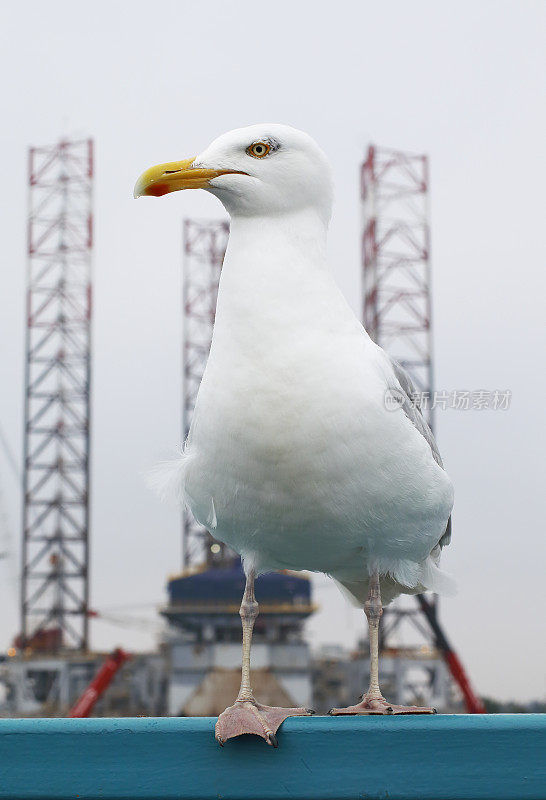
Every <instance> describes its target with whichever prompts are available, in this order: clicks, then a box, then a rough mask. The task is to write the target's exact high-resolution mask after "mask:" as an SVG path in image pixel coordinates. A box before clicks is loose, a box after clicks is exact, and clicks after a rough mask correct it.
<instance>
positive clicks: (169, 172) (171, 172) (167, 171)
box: [163, 169, 180, 175]
mask: <svg viewBox="0 0 546 800" xmlns="http://www.w3.org/2000/svg"><path fill="white" fill-rule="evenodd" d="M175 172H180V170H179V169H166V170H165V172H164V173H163V175H174V173H175Z"/></svg>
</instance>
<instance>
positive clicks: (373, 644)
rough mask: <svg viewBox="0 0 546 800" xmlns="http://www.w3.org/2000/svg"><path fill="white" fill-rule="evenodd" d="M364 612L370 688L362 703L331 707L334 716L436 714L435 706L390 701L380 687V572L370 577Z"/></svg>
mask: <svg viewBox="0 0 546 800" xmlns="http://www.w3.org/2000/svg"><path fill="white" fill-rule="evenodd" d="M364 612H365V614H366V617H367V618H368V629H369V635H370V688H369V689H368V691H367V692H366V694H365V695H363V697H362V700H361V702H360V703H357V704H356V705H354V706H347V708H331V709H330V711H329V713H330V714H332V715H333V716H337V715H344V714H435V713H436V709H435V708H422V707H420V706H397V705H394V704H393V703H389V702H388V701H387V700H385V698H384V697H383V695H382V694H381V689H380V688H379V621H380V619H381V615H382V614H383V606H382V605H381V590H380V585H379V574H378V573H377V572H374V574H373V575H372V576H371V578H370V588H369V591H368V597H367V598H366V602H365V603H364Z"/></svg>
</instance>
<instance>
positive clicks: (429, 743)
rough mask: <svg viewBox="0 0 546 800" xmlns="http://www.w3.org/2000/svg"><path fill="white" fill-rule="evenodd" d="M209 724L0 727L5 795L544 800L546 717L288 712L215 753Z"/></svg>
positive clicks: (146, 721)
mask: <svg viewBox="0 0 546 800" xmlns="http://www.w3.org/2000/svg"><path fill="white" fill-rule="evenodd" d="M213 728H214V720H213V719H209V718H182V719H178V718H162V719H151V718H139V719H86V720H77V719H28V720H22V719H19V720H17V719H15V720H11V719H10V720H6V719H4V720H0V797H1V798H9V800H27V798H33V799H34V800H36V798H47V799H48V800H59V799H60V798H63V799H65V798H70V800H74V799H75V798H79V799H80V800H90V799H91V798H102V800H104V799H105V798H106V799H108V798H109V799H110V800H118V798H126V799H127V800H129V799H130V800H143V799H144V798H146V799H148V800H167V798H169V799H172V800H174V798H176V800H182V799H185V798H191V799H192V800H197V799H198V798H206V799H207V800H208V799H209V798H224V800H229V798H234V799H235V798H236V799H237V800H245V798H252V800H270V799H271V800H272V799H273V798H301V800H313V799H314V798H332V800H345V798H351V800H361V799H362V800H363V799H364V798H366V800H379V798H381V800H385V798H389V799H390V800H409V799H410V798H412V799H415V800H417V798H418V800H462V799H463V798H472V800H485V799H486V798H487V799H488V800H527V799H529V800H530V799H531V798H532V800H545V799H546V715H541V714H521V715H515V714H514V715H512V714H507V715H491V716H485V715H484V716H480V715H478V716H463V715H460V716H451V715H438V716H435V717H428V716H415V717H412V716H405V717H404V716H402V717H337V718H332V717H305V718H303V717H295V718H292V719H288V720H286V722H285V723H283V725H282V727H281V729H280V731H279V734H278V739H279V747H278V749H276V750H275V749H273V748H272V747H268V746H267V745H266V744H265V743H264V742H263V741H262V740H260V739H257V738H255V737H241V738H240V739H235V740H231V741H229V742H227V743H226V746H225V747H223V748H221V747H219V745H218V744H217V743H216V741H215V740H214V735H213Z"/></svg>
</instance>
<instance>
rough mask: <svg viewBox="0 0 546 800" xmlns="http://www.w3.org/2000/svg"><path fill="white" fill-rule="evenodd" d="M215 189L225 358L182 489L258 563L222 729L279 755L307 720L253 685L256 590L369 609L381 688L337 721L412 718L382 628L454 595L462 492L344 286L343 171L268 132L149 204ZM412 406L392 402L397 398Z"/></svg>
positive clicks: (374, 676)
mask: <svg viewBox="0 0 546 800" xmlns="http://www.w3.org/2000/svg"><path fill="white" fill-rule="evenodd" d="M188 188H190V189H198V188H201V189H205V190H206V191H208V192H211V193H212V194H214V195H215V196H216V197H218V198H219V200H220V201H221V202H222V203H223V205H224V206H225V208H226V210H227V211H228V213H229V215H230V217H231V229H230V237H229V244H228V248H227V252H226V256H225V261H224V266H223V269H222V275H221V280H220V287H219V292H218V304H217V310H216V322H215V327H214V335H213V340H212V347H211V350H210V355H209V359H208V363H207V366H206V370H205V373H204V376H203V380H202V382H201V386H200V389H199V394H198V397H197V402H196V406H195V412H194V416H193V421H192V425H191V429H190V432H189V435H188V438H187V441H186V443H185V446H184V452H183V455H182V457H181V458H180V459H179V460H178V462H177V463H176V464H175V465H174V466H172V467H170V468H169V472H168V475H167V478H166V481H167V483H168V484H169V485H170V487H171V489H173V490H174V492H175V493H176V494H177V495H178V496H179V497H180V498H181V499H182V500H183V502H185V503H187V505H188V506H189V508H190V509H191V511H192V513H193V515H194V516H195V518H196V519H197V520H198V521H199V522H201V523H202V524H203V525H204V526H205V527H207V528H208V529H209V530H210V532H211V533H212V534H213V536H214V537H215V538H216V539H219V540H220V541H222V542H225V543H226V544H227V545H228V546H229V547H231V548H232V549H233V550H235V551H236V552H237V553H239V554H240V555H241V556H242V559H243V563H244V568H245V574H246V588H245V591H244V595H243V600H242V604H241V610H240V614H241V619H242V627H243V648H242V680H241V689H240V692H239V695H238V697H237V699H236V700H235V703H234V704H233V705H232V706H230V707H229V708H227V709H226V710H225V711H224V712H223V713H222V714H221V715H220V717H219V719H218V721H217V724H216V738H217V739H218V741H219V742H220V743H221V744H223V743H224V742H225V741H226V740H227V739H229V738H230V737H233V736H238V735H240V734H243V733H254V734H257V735H259V736H262V737H263V738H264V739H265V740H266V741H267V742H268V744H272V745H276V744H277V740H276V737H275V733H276V731H277V728H278V727H279V725H280V724H281V723H282V721H283V720H284V719H285V718H286V717H288V716H294V715H304V714H307V713H309V711H308V710H307V709H304V708H289V709H286V708H274V707H269V706H264V705H262V704H260V703H259V702H258V701H257V700H256V699H255V698H254V696H253V694H252V689H251V684H250V649H251V640H252V630H253V625H254V621H255V619H256V616H257V614H258V603H257V602H256V599H255V597H254V580H255V577H256V575H259V574H260V573H262V572H266V571H268V570H281V569H293V570H311V571H314V572H322V573H326V574H328V575H330V576H331V577H332V578H334V580H335V581H336V582H337V583H338V584H339V585H340V587H341V588H342V589H343V590H344V591H345V592H347V593H348V594H349V595H350V596H351V597H352V598H353V599H354V600H355V601H356V602H357V603H358V604H359V605H361V606H362V607H363V608H364V611H365V613H366V616H367V619H368V625H369V640H370V685H369V688H368V691H367V692H366V693H365V694H364V695H363V697H362V700H361V701H360V702H358V703H356V704H355V705H353V706H349V707H348V708H345V709H332V710H331V713H332V714H334V715H335V714H393V713H394V714H412V713H432V712H433V711H434V709H431V708H418V707H416V706H397V705H393V704H391V703H389V702H388V701H387V700H385V698H384V697H383V696H382V693H381V690H380V687H379V676H378V627H379V620H380V617H381V614H382V606H383V605H384V604H386V603H388V602H390V601H391V600H392V599H393V598H394V597H396V596H398V595H399V594H401V593H406V594H415V593H417V592H422V591H424V590H425V589H431V590H434V591H439V592H442V591H443V590H447V589H448V588H449V585H450V579H449V577H448V576H447V575H445V574H444V573H442V572H441V571H440V569H439V566H438V564H439V558H440V551H441V549H442V547H443V546H444V545H445V544H447V543H448V541H449V535H450V527H449V520H450V515H451V509H452V505H453V488H452V484H451V481H450V479H449V477H448V475H447V473H446V472H445V470H444V468H443V465H442V461H441V458H440V455H439V452H438V448H437V446H436V443H435V441H434V438H433V437H432V434H431V432H430V429H429V428H428V426H427V424H426V422H425V420H424V419H423V417H422V416H421V414H420V412H419V410H418V409H417V408H415V406H414V405H413V404H412V402H411V394H412V391H413V387H412V385H411V381H410V379H409V377H408V375H407V374H406V373H405V372H404V370H403V369H402V368H401V367H400V365H398V364H397V363H396V362H394V361H392V360H391V359H390V358H389V356H388V355H387V354H386V353H385V352H384V351H383V350H382V349H381V348H380V347H378V346H377V345H376V344H375V343H374V342H373V341H372V340H371V339H370V337H369V336H368V334H367V332H366V331H365V329H364V328H363V327H362V325H361V323H360V322H359V320H358V319H357V318H356V316H355V315H354V313H353V312H352V310H351V309H350V307H349V305H348V304H347V302H346V300H345V299H344V297H343V295H342V293H341V291H340V290H339V288H338V287H337V285H336V283H335V281H334V279H333V277H332V274H331V273H330V271H329V268H328V263H327V256H326V237H327V229H328V223H329V220H330V215H331V207H332V197H333V191H332V178H331V169H330V166H329V164H328V161H327V159H326V156H325V155H324V153H323V152H322V150H321V149H320V148H319V147H318V145H317V144H316V143H315V142H314V141H313V139H311V137H310V136H308V135H307V134H305V133H303V132H301V131H298V130H296V129H294V128H291V127H288V126H286V125H278V124H263V125H253V126H250V127H246V128H240V129H237V130H234V131H231V132H229V133H226V134H224V135H223V136H220V137H219V138H218V139H216V140H215V141H213V142H212V144H211V145H210V146H209V147H208V148H207V149H206V150H204V151H203V152H202V153H201V155H199V156H197V157H196V158H190V159H187V160H185V161H178V162H172V163H168V164H161V165H159V166H156V167H152V168H151V169H149V170H147V171H146V172H144V173H143V174H142V176H141V177H140V178H139V180H138V181H137V184H136V186H135V192H134V194H135V197H140V196H142V195H152V196H161V195H164V194H167V193H168V192H173V191H177V190H180V189H188ZM389 395H390V399H391V400H392V396H394V397H396V398H398V400H399V402H398V403H394V410H393V403H392V402H390V403H389V402H388V401H387V400H388V396H389Z"/></svg>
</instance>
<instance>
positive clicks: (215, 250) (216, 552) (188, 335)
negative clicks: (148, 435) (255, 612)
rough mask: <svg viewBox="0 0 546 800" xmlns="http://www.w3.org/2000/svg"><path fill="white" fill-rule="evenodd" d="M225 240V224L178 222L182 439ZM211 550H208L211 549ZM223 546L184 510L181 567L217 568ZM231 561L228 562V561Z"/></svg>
mask: <svg viewBox="0 0 546 800" xmlns="http://www.w3.org/2000/svg"><path fill="white" fill-rule="evenodd" d="M228 236H229V223H228V222H227V220H221V221H215V220H206V221H202V222H200V221H197V220H191V219H187V220H184V241H183V251H184V263H183V270H184V278H183V284H182V294H183V297H182V304H183V320H184V323H183V324H184V331H183V337H184V341H183V348H182V353H183V356H182V360H183V364H182V369H183V375H184V388H183V398H184V399H183V430H184V439H185V438H186V436H187V435H188V431H189V429H190V425H191V419H192V416H193V409H194V407H195V400H196V398H197V392H198V391H199V384H200V383H201V378H202V377H203V373H204V371H205V366H206V363H207V358H208V355H209V350H210V345H211V341H212V330H213V327H214V317H215V314H216V299H217V297H218V283H219V281H220V272H221V270H222V263H223V260H224V255H225V252H226V247H227V241H228ZM211 548H212V549H211ZM228 552H229V551H228V550H227V548H226V546H225V545H224V544H222V543H220V542H215V541H214V539H213V538H212V536H211V535H210V534H209V532H208V531H207V530H206V529H205V528H204V527H203V526H202V525H200V524H199V523H198V522H197V521H196V520H195V519H194V517H193V515H192V513H191V512H190V511H189V510H188V509H185V510H184V514H183V537H182V566H183V568H188V567H190V566H192V565H197V564H199V565H200V564H207V565H209V566H210V565H213V564H220V563H221V562H222V561H224V560H225V559H226V558H228ZM231 558H232V556H231V557H229V560H231Z"/></svg>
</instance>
